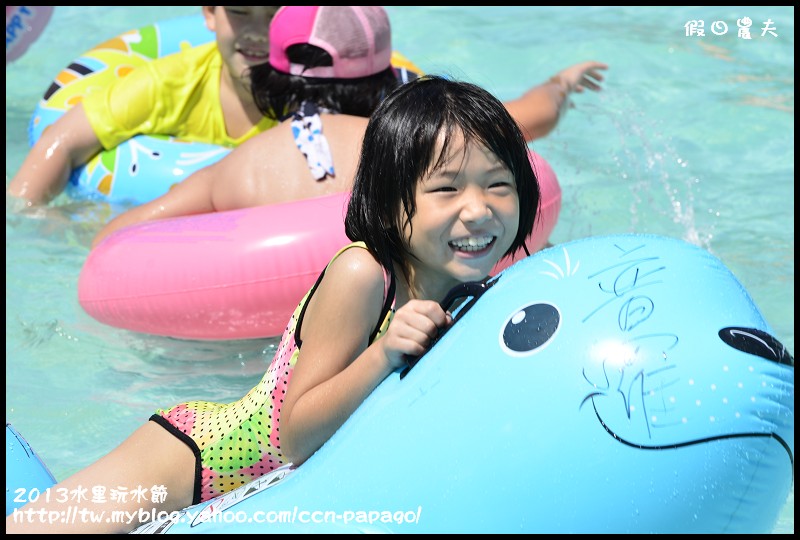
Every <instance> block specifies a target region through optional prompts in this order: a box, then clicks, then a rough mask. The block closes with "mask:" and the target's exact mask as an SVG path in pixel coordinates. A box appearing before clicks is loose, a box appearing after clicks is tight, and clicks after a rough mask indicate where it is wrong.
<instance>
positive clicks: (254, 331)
mask: <svg viewBox="0 0 800 540" xmlns="http://www.w3.org/2000/svg"><path fill="white" fill-rule="evenodd" d="M531 161H532V163H533V165H534V170H535V171H536V174H537V177H538V179H539V184H540V189H541V207H540V210H539V215H538V218H537V221H536V224H535V225H534V231H533V234H532V235H531V237H530V238H529V239H528V242H527V246H528V250H529V251H530V252H531V253H533V252H535V251H538V250H540V249H541V248H542V247H544V246H545V245H546V244H547V240H548V238H549V236H550V233H551V232H552V231H553V228H554V227H555V224H556V220H557V219H558V214H559V212H560V210H561V187H560V186H559V184H558V179H557V178H556V175H555V173H554V172H553V169H552V168H551V167H550V165H549V164H548V163H547V162H546V161H545V160H544V159H542V158H541V157H540V156H538V155H537V154H535V153H533V152H532V153H531ZM348 196H349V193H339V194H335V195H329V196H325V197H319V198H314V199H306V200H302V201H296V202H290V203H283V204H279V205H271V206H260V207H254V208H245V209H241V210H232V211H228V212H216V213H210V214H200V215H195V216H186V217H179V218H170V219H163V220H158V221H150V222H145V223H139V224H136V225H133V226H130V227H126V228H124V229H120V230H118V231H116V232H115V233H113V234H111V235H109V236H108V237H107V238H106V239H105V240H104V241H103V242H101V243H100V244H99V245H98V246H97V247H96V248H95V249H94V250H92V252H91V253H90V254H89V257H88V258H87V260H86V263H85V264H84V266H83V269H82V270H81V274H80V278H79V280H78V300H79V302H80V304H81V306H82V307H83V309H84V310H85V311H86V312H87V313H88V314H89V315H91V316H92V317H94V318H95V319H97V320H98V321H100V322H102V323H105V324H108V325H110V326H114V327H117V328H124V329H128V330H133V331H135V332H142V333H147V334H156V335H161V336H170V337H175V338H182V339H199V340H220V339H222V340H227V339H253V338H264V337H274V336H279V335H281V334H282V333H283V330H284V327H285V325H286V323H287V321H288V320H289V317H290V316H291V314H292V312H293V311H294V309H295V307H297V304H298V302H300V300H301V299H302V297H303V295H304V294H305V293H306V292H307V291H308V289H309V288H310V287H311V286H312V285H313V284H314V281H315V280H316V279H317V276H318V275H319V273H320V272H321V271H322V269H323V268H324V267H325V265H326V264H327V263H328V261H330V259H331V257H333V255H334V254H335V253H336V251H337V250H338V249H339V248H340V247H341V246H343V245H345V244H346V243H348V242H349V240H348V239H347V236H346V235H345V233H344V219H343V217H344V212H345V208H346V204H347V199H348ZM512 262H513V261H511V260H509V259H504V260H502V261H500V263H498V265H497V266H496V267H495V269H494V273H496V272H499V271H500V270H502V269H503V268H505V267H507V266H509V265H510V264H511V263H512Z"/></svg>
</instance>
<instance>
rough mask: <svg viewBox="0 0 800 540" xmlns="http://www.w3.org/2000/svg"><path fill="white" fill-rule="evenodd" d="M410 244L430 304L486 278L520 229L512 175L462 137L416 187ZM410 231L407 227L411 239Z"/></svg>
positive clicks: (421, 288) (419, 284) (417, 282)
mask: <svg viewBox="0 0 800 540" xmlns="http://www.w3.org/2000/svg"><path fill="white" fill-rule="evenodd" d="M415 200H416V205H417V211H416V214H414V217H413V218H412V219H411V226H412V230H413V234H411V238H410V239H408V243H409V247H410V250H411V253H413V254H414V255H416V257H418V258H419V260H416V259H411V266H412V267H413V269H414V272H413V276H414V281H415V283H414V288H415V289H416V290H417V291H418V292H422V293H424V294H425V295H426V296H428V297H429V298H435V297H439V296H443V295H444V294H445V293H446V292H447V291H448V290H449V289H450V288H451V287H453V286H454V285H457V284H458V283H460V282H465V281H474V280H480V279H483V278H485V277H486V276H487V275H488V274H489V272H490V271H491V269H492V268H493V267H494V265H495V264H496V263H497V261H498V260H499V259H500V258H501V257H502V256H503V255H504V254H505V252H506V251H508V248H509V247H511V244H512V243H513V241H514V238H515V237H516V235H517V228H518V227H519V197H518V195H517V186H516V183H515V181H514V177H513V175H512V174H511V172H510V171H509V170H508V169H507V168H506V167H505V165H504V164H503V162H502V161H500V160H499V159H497V157H496V156H495V155H494V154H493V153H492V152H491V151H490V150H488V149H487V148H485V147H484V146H482V145H480V144H478V143H470V144H469V145H468V146H467V147H466V148H465V145H464V137H463V135H458V136H456V137H454V138H453V140H452V141H451V146H450V150H449V155H448V156H447V158H446V160H445V163H444V166H443V167H441V168H440V169H438V170H436V171H434V172H433V173H432V174H430V175H429V176H427V177H423V178H421V179H420V181H419V182H418V183H417V187H416V194H415ZM410 232H411V231H410V230H409V229H408V227H406V231H405V233H406V238H408V235H409V233H410Z"/></svg>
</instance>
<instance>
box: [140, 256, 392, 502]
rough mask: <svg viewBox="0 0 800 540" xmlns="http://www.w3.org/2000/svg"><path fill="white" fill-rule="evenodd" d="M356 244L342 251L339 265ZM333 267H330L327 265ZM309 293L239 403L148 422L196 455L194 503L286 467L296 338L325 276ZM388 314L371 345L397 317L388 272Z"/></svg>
mask: <svg viewBox="0 0 800 540" xmlns="http://www.w3.org/2000/svg"><path fill="white" fill-rule="evenodd" d="M351 247H361V248H363V249H366V245H365V244H364V243H363V242H354V243H352V244H349V245H347V246H345V247H344V248H342V249H341V250H339V252H338V253H336V255H335V256H334V257H333V259H331V262H333V260H335V259H336V258H337V257H338V256H339V255H340V254H341V253H342V252H343V251H345V250H346V249H349V248H351ZM328 264H329V265H330V263H328ZM324 275H325V271H324V270H323V271H322V273H321V274H320V276H319V279H317V282H316V283H315V284H314V286H313V287H312V288H311V290H309V291H308V293H306V295H305V296H304V297H303V299H302V300H301V301H300V304H299V305H298V306H297V309H295V312H294V313H293V314H292V318H291V319H290V321H289V324H288V325H287V327H286V330H285V331H284V333H283V336H282V338H281V342H280V344H279V345H278V350H277V352H276V353H275V357H274V358H273V360H272V363H271V364H270V366H269V369H267V372H266V373H265V374H264V377H263V378H262V379H261V381H260V382H259V383H258V385H257V386H255V387H254V388H253V389H252V390H250V392H248V393H247V395H246V396H244V397H243V398H242V399H240V400H239V401H236V402H234V403H229V404H222V403H212V402H208V401H189V402H187V403H182V404H180V405H176V406H175V407H172V408H170V409H159V410H157V411H156V413H155V414H154V415H153V416H151V417H150V420H152V421H154V422H156V423H158V424H159V425H161V426H163V427H164V428H165V429H166V430H167V431H169V432H170V433H172V434H173V435H175V436H176V437H178V438H179V439H181V440H182V441H183V442H184V443H186V444H187V445H188V446H189V448H191V449H192V451H193V452H194V455H195V459H196V463H195V488H194V497H193V502H192V504H197V503H199V502H203V501H207V500H209V499H212V498H214V497H217V496H219V495H222V494H223V493H226V492H229V491H231V490H233V489H235V488H237V487H239V486H242V485H244V484H246V483H248V482H250V481H252V480H254V479H256V478H259V477H260V476H262V475H264V474H266V473H268V472H270V471H272V470H274V469H276V468H278V467H280V466H281V465H284V464H285V463H286V459H285V457H284V456H283V453H282V452H281V442H280V415H281V408H282V406H283V398H284V396H285V395H286V388H287V386H288V384H289V380H290V379H291V376H292V372H293V370H294V366H295V364H296V363H297V357H298V355H299V353H300V343H298V339H297V335H298V334H299V329H300V326H301V324H302V319H303V315H304V313H305V307H306V305H307V304H308V300H309V299H310V298H311V296H312V295H313V294H314V291H316V289H317V287H318V286H319V284H320V282H321V281H322V277H323V276H324ZM384 284H385V285H384V309H383V312H382V316H381V318H380V321H381V322H380V324H379V325H378V326H376V328H375V330H374V331H373V333H372V336H371V339H370V343H372V342H373V341H375V340H376V339H378V337H380V336H381V335H383V333H384V332H385V331H386V328H387V327H388V326H389V323H390V322H391V318H392V315H393V314H394V309H393V308H394V300H395V299H394V281H393V278H392V275H391V274H390V273H389V272H387V271H386V270H385V269H384Z"/></svg>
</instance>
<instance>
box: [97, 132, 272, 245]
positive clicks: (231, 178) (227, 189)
mask: <svg viewBox="0 0 800 540" xmlns="http://www.w3.org/2000/svg"><path fill="white" fill-rule="evenodd" d="M267 133H268V132H264V133H261V134H259V135H257V136H256V137H253V138H252V139H250V140H248V141H246V142H244V143H243V144H242V145H240V146H239V147H237V148H235V149H234V150H233V151H231V152H230V153H229V154H228V155H226V156H225V157H223V158H222V159H221V160H219V161H217V162H216V163H213V164H211V165H209V166H207V167H204V168H202V169H200V170H198V171H195V172H194V173H192V174H191V175H190V176H189V177H187V178H186V179H184V180H183V181H181V182H180V183H178V184H175V185H174V186H172V187H171V188H170V190H169V191H168V192H167V193H165V194H164V195H162V196H161V197H158V198H157V199H153V200H152V201H150V202H147V203H144V204H142V205H139V206H137V207H135V208H132V209H130V210H128V211H127V212H124V213H122V214H120V215H119V216H117V217H116V218H114V219H112V220H111V221H109V222H108V223H107V224H106V226H105V227H103V229H102V230H101V231H100V232H99V233H98V234H97V236H96V237H95V238H94V241H93V242H92V247H95V246H97V244H99V243H100V242H101V241H102V240H103V239H104V238H105V237H106V236H108V235H109V234H111V233H112V232H114V231H116V230H117V229H121V228H123V227H127V226H128V225H133V224H134V223H139V222H142V221H151V220H154V219H163V218H170V217H179V216H191V215H195V214H205V213H209V212H218V211H223V210H230V209H235V208H245V207H249V206H255V205H257V204H260V203H261V202H262V201H261V197H260V195H259V191H258V190H259V187H258V186H259V185H261V184H266V180H265V177H264V175H265V174H266V173H265V172H264V171H263V170H262V168H263V166H262V165H261V163H260V161H261V158H262V156H269V155H270V154H267V152H266V150H265V148H264V147H265V146H266V145H267V144H268V142H266V141H264V140H263V138H262V135H263V136H266V135H267Z"/></svg>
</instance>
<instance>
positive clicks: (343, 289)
mask: <svg viewBox="0 0 800 540" xmlns="http://www.w3.org/2000/svg"><path fill="white" fill-rule="evenodd" d="M382 300H383V275H382V271H381V268H380V266H379V265H378V263H377V262H376V261H375V259H373V258H372V256H371V255H370V254H369V253H368V252H367V251H365V250H363V249H348V250H347V251H345V252H344V253H342V254H341V255H340V256H339V258H337V259H336V260H335V261H334V262H333V263H332V264H331V265H330V266H329V267H328V270H327V271H326V273H325V278H324V279H323V280H322V282H321V284H320V286H319V288H318V289H317V291H316V292H315V294H314V296H313V297H312V299H311V301H310V303H309V306H308V307H307V310H306V314H305V318H304V319H303V325H302V328H301V335H300V338H301V340H302V347H301V349H300V356H299V359H298V361H297V365H296V366H295V368H294V373H293V374H292V378H291V380H290V382H289V388H288V390H287V392H286V398H285V400H284V405H283V410H282V412H281V425H280V432H281V449H282V451H283V453H284V455H286V457H287V459H288V460H289V461H291V462H293V463H294V464H295V465H299V464H300V463H302V462H304V461H305V460H306V459H308V458H309V457H310V456H311V455H312V454H313V453H314V452H316V451H317V449H318V448H320V447H321V446H322V445H323V444H324V443H325V441H327V440H328V439H329V438H330V437H331V436H332V435H333V434H334V433H335V432H336V430H337V429H339V427H340V426H341V425H342V424H343V423H344V422H345V421H346V420H347V418H348V417H349V416H350V415H351V414H352V413H353V412H354V411H355V410H356V409H357V408H358V407H359V406H360V405H361V403H362V402H363V401H364V400H365V399H366V398H367V396H368V395H369V394H370V393H371V392H372V391H373V390H374V389H375V387H376V386H378V384H379V383H380V382H381V381H383V379H385V378H386V377H387V376H388V375H389V374H390V373H391V372H392V371H394V370H396V369H398V368H399V367H401V366H403V365H404V360H403V357H404V355H406V354H408V355H412V356H418V355H420V354H422V353H423V352H424V351H425V349H426V348H427V347H428V345H429V343H430V340H431V339H432V338H433V337H435V336H436V333H437V328H438V327H443V326H445V325H446V324H447V323H448V321H449V318H448V317H447V315H446V314H445V312H444V311H443V310H442V308H441V307H440V306H439V304H438V303H436V302H433V301H421V300H412V301H410V302H409V303H407V304H406V305H405V306H403V307H401V308H400V309H398V311H397V313H395V316H394V319H393V320H392V323H391V324H390V325H389V328H388V330H387V332H386V333H385V334H384V335H383V336H382V337H380V338H379V339H378V340H376V341H375V342H374V343H373V344H372V345H369V346H368V339H369V334H370V332H371V331H372V330H373V329H374V327H375V326H376V324H377V323H378V318H379V317H380V309H381V305H382V304H383V301H382Z"/></svg>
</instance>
